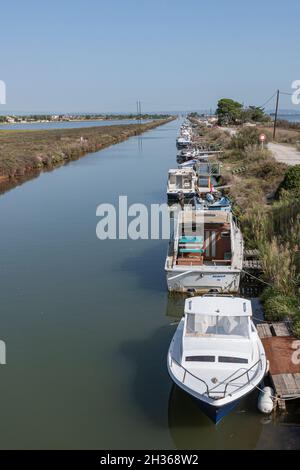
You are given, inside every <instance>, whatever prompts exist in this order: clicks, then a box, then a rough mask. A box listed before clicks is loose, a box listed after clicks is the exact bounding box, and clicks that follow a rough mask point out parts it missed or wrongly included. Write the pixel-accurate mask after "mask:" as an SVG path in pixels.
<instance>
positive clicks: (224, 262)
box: [165, 207, 243, 293]
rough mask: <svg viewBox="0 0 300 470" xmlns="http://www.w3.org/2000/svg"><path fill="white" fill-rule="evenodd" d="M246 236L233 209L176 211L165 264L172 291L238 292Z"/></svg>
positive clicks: (188, 209) (188, 208)
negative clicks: (236, 220) (236, 219)
mask: <svg viewBox="0 0 300 470" xmlns="http://www.w3.org/2000/svg"><path fill="white" fill-rule="evenodd" d="M242 267H243V238H242V234H241V231H240V229H239V228H238V226H237V224H236V222H235V220H234V218H233V215H232V213H231V212H230V210H220V209H219V208H218V209H217V210H202V209H201V210H199V209H191V207H187V208H186V209H185V210H182V211H179V212H177V213H176V214H175V219H174V233H173V234H172V236H171V239H170V242H169V247H168V253H167V257H166V263H165V271H166V277H167V285H168V290H169V291H175V292H196V293H208V292H220V293H236V292H238V289H239V283H240V276H241V271H242Z"/></svg>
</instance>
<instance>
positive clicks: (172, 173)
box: [167, 168, 196, 202]
mask: <svg viewBox="0 0 300 470" xmlns="http://www.w3.org/2000/svg"><path fill="white" fill-rule="evenodd" d="M195 185H196V173H195V171H194V170H193V168H181V169H179V168H175V169H171V170H169V173H168V185H167V195H168V201H169V202H177V201H178V195H179V193H181V194H182V195H183V196H184V199H185V200H190V199H191V198H193V197H194V196H195V194H196V187H195Z"/></svg>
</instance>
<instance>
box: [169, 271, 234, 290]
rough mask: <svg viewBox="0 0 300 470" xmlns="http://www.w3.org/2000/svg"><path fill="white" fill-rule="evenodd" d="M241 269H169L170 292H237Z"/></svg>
mask: <svg viewBox="0 0 300 470" xmlns="http://www.w3.org/2000/svg"><path fill="white" fill-rule="evenodd" d="M240 277H241V273H240V271H236V272H224V271H215V272H205V271H190V272H187V270H183V269H182V270H177V269H176V270H167V285H168V290H169V291H170V292H196V293H200V294H205V293H208V292H221V293H237V292H238V289H239V285H240Z"/></svg>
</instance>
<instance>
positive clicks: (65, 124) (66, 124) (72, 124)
mask: <svg viewBox="0 0 300 470" xmlns="http://www.w3.org/2000/svg"><path fill="white" fill-rule="evenodd" d="M139 122H140V121H138V120H136V119H107V120H103V121H101V120H86V121H58V122H26V123H15V124H1V125H0V130H26V129H28V130H39V129H66V128H78V127H97V126H116V125H121V124H123V125H124V126H125V125H128V124H138V123H139ZM141 122H142V123H146V122H150V119H148V120H146V119H145V120H142V121H141Z"/></svg>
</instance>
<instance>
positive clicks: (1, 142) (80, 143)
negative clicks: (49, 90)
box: [0, 117, 175, 192]
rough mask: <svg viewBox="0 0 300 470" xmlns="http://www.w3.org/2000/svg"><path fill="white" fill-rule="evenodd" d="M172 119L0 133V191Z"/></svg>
mask: <svg viewBox="0 0 300 470" xmlns="http://www.w3.org/2000/svg"><path fill="white" fill-rule="evenodd" d="M173 119H175V118H174V117H170V118H168V119H159V120H154V121H152V122H148V123H141V124H127V125H113V126H104V127H82V128H71V129H70V128H68V129H67V128H65V129H53V130H26V131H20V130H18V131H12V130H7V131H6V130H5V131H3V130H2V131H0V192H5V191H6V190H8V189H11V188H12V187H14V186H17V185H19V184H21V183H23V182H24V181H27V180H28V179H31V178H34V177H35V176H37V175H39V173H40V172H41V171H45V170H51V169H52V168H55V167H57V166H59V165H63V164H65V163H67V162H69V161H72V160H76V159H78V158H80V157H83V156H84V155H87V154H88V153H91V152H96V151H98V150H101V149H104V148H106V147H109V146H111V145H114V144H117V143H120V142H123V141H124V140H126V139H128V138H130V137H133V136H136V135H139V134H142V133H144V132H146V131H148V130H151V129H154V128H155V127H158V126H161V125H162V124H166V123H167V122H170V121H172V120H173Z"/></svg>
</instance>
